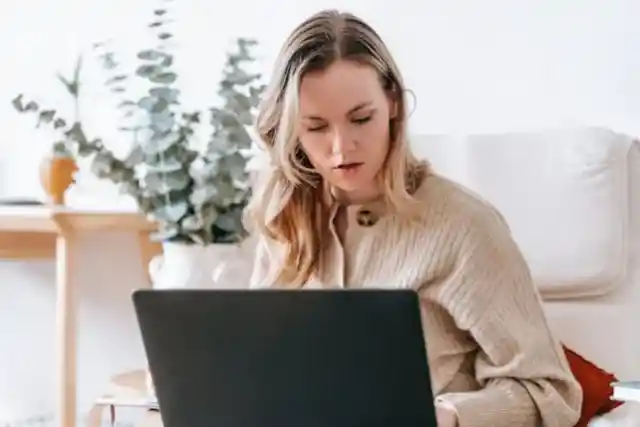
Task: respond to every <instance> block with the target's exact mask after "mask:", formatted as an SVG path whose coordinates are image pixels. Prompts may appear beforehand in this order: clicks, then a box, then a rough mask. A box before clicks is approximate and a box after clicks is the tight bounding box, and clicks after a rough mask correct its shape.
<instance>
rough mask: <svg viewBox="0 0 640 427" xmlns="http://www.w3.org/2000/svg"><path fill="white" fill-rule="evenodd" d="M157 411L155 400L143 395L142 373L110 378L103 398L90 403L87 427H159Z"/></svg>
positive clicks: (124, 374)
mask: <svg viewBox="0 0 640 427" xmlns="http://www.w3.org/2000/svg"><path fill="white" fill-rule="evenodd" d="M159 410H160V408H159V405H158V401H157V399H156V398H155V396H150V395H149V394H148V393H147V389H146V385H145V371H132V372H127V373H123V374H120V375H117V376H115V377H113V378H112V379H111V381H110V384H109V385H108V389H107V390H105V394H103V395H102V396H100V397H99V398H97V399H95V400H94V402H93V408H92V410H91V411H90V415H89V420H88V422H87V426H88V427H102V426H104V425H110V426H113V425H118V424H129V425H135V426H145V427H146V426H154V427H161V425H162V423H161V421H160V416H159ZM105 418H107V419H106V420H105ZM150 420H153V423H152V424H149V421H150ZM105 422H106V423H107V424H105Z"/></svg>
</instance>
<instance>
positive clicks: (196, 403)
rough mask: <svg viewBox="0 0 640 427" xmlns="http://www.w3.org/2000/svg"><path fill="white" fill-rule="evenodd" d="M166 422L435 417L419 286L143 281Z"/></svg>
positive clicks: (296, 425)
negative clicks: (248, 286) (174, 285)
mask: <svg viewBox="0 0 640 427" xmlns="http://www.w3.org/2000/svg"><path fill="white" fill-rule="evenodd" d="M133 301H134V306H135V310H136V314H137V318H138V322H139V325H140V330H141V333H142V338H143V343H144V347H145V350H146V354H147V358H148V363H149V368H150V371H151V374H152V377H153V379H154V383H155V387H156V394H157V397H158V402H159V404H160V408H161V411H160V412H161V416H162V419H163V423H164V427H184V426H189V427H211V426H224V427H301V426H304V427H316V426H317V427H328V426H331V427H377V426H385V427H388V426H394V427H395V426H403V427H414V426H415V427H435V426H436V421H435V410H434V405H433V395H432V391H431V382H430V376H429V368H428V364H427V357H426V349H425V343H424V338H423V333H422V326H421V321H420V310H419V303H418V298H417V295H416V294H415V292H413V291H409V290H304V291H294V290H139V291H136V292H135V293H134V295H133Z"/></svg>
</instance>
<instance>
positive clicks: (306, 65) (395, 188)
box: [246, 10, 428, 287]
mask: <svg viewBox="0 0 640 427" xmlns="http://www.w3.org/2000/svg"><path fill="white" fill-rule="evenodd" d="M338 60H350V61H355V62H358V63H360V64H366V65H369V66H371V67H373V68H374V69H375V70H377V72H378V74H379V76H380V83H381V85H382V87H383V88H384V90H385V91H386V92H387V93H388V95H389V96H391V97H392V98H393V100H394V101H395V103H396V108H397V114H396V115H394V117H393V118H392V119H390V149H389V153H388V155H387V158H386V160H385V162H384V164H383V167H382V169H381V171H380V172H379V174H378V176H377V180H378V183H379V186H380V191H381V193H382V196H383V197H384V198H385V199H386V200H385V201H386V202H387V204H388V205H389V206H390V207H391V209H392V210H393V211H395V212H397V213H399V214H400V215H402V216H403V217H405V218H415V217H416V215H418V214H419V212H418V211H419V209H420V208H419V205H418V204H417V202H416V200H415V199H414V198H413V197H412V192H413V191H414V190H415V188H416V187H417V186H418V185H419V183H420V182H421V181H422V179H423V177H424V175H425V174H426V172H427V170H428V165H427V163H426V162H423V161H418V160H417V159H416V157H415V156H414V155H413V154H412V153H411V151H410V149H409V144H408V141H407V135H406V133H407V112H406V93H407V91H406V90H405V87H404V84H403V81H402V77H401V75H400V71H399V70H398V67H397V65H396V63H395V62H394V60H393V58H392V56H391V53H390V52H389V50H388V49H387V47H386V46H385V44H384V43H383V41H382V39H381V38H380V36H379V35H378V34H377V33H376V32H375V31H374V30H373V29H372V28H371V27H370V26H369V25H368V24H366V23H365V22H364V21H362V20H361V19H359V18H358V17H356V16H354V15H352V14H350V13H344V12H338V11H335V10H325V11H321V12H319V13H316V14H315V15H313V16H311V17H309V18H308V19H306V20H305V21H304V22H302V23H301V24H300V25H299V26H297V27H296V28H295V29H294V31H293V32H292V33H291V34H290V36H289V37H288V38H287V40H286V41H285V43H284V45H283V47H282V49H281V51H280V53H279V55H278V59H277V61H276V65H275V69H274V72H273V75H272V78H271V81H270V83H269V85H268V86H267V89H266V91H265V95H264V97H263V99H262V104H261V106H260V109H259V113H258V117H257V123H256V126H257V131H258V134H259V136H260V139H261V141H260V142H261V143H262V146H263V148H264V150H265V151H266V153H267V154H268V160H269V164H268V165H264V169H263V170H262V171H261V173H259V178H258V180H257V185H256V187H257V188H255V190H254V194H253V197H252V200H251V201H250V203H249V206H248V207H247V211H246V213H247V220H248V222H249V224H250V227H251V228H252V229H253V230H254V232H258V233H261V234H262V235H264V236H266V237H268V238H270V239H273V240H275V241H277V242H279V243H281V244H282V245H283V247H284V248H285V253H284V259H282V260H281V261H280V262H279V264H280V265H279V266H278V268H279V271H278V273H277V276H276V278H275V283H274V286H275V285H278V286H283V287H301V286H303V285H304V284H305V283H306V282H307V281H308V280H309V279H310V277H311V276H312V275H313V274H314V272H316V270H317V269H318V266H319V264H320V260H321V256H322V253H323V250H324V248H325V244H326V242H325V239H326V238H327V237H326V236H329V235H330V234H329V233H328V226H329V224H328V222H329V212H330V207H329V206H328V203H327V202H326V197H325V191H326V190H325V186H324V185H323V180H322V179H321V177H320V175H319V174H318V173H317V172H315V171H314V169H313V167H312V165H311V163H310V161H309V159H308V158H307V156H306V155H305V153H304V152H303V150H302V148H301V147H300V144H299V142H298V138H297V135H296V127H297V119H298V96H299V88H300V83H301V80H302V78H303V77H304V76H305V75H306V74H307V73H309V72H311V71H319V70H323V69H326V68H327V67H329V66H330V65H331V64H332V63H334V62H335V61H338Z"/></svg>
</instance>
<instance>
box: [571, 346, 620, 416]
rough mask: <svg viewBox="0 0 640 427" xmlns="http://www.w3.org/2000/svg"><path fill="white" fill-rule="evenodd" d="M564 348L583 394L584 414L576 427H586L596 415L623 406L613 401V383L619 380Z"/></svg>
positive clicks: (582, 413)
mask: <svg viewBox="0 0 640 427" xmlns="http://www.w3.org/2000/svg"><path fill="white" fill-rule="evenodd" d="M562 348H563V349H564V353H565V355H566V357H567V360H568V361H569V366H570V367H571V372H573V376H574V377H575V378H576V380H577V381H578V382H579V383H580V386H581V387H582V392H583V398H582V412H581V414H580V420H579V421H578V423H577V424H576V425H575V427H586V426H587V424H588V423H589V421H590V420H591V419H592V418H593V417H595V416H596V415H602V414H606V413H607V412H609V411H611V410H613V409H614V408H617V407H618V406H620V405H621V404H622V402H617V401H615V400H611V396H612V394H613V389H612V387H611V383H612V382H615V381H618V379H617V378H616V377H615V375H613V374H611V373H609V372H606V371H604V370H602V369H600V368H599V367H597V366H596V365H594V364H593V363H591V362H590V361H588V360H586V359H585V358H584V357H582V356H580V355H579V354H578V353H576V352H575V351H573V350H571V349H569V348H567V347H566V346H564V345H563V346H562Z"/></svg>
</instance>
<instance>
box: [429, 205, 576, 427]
mask: <svg viewBox="0 0 640 427" xmlns="http://www.w3.org/2000/svg"><path fill="white" fill-rule="evenodd" d="M465 228H466V231H465V230H463V229H462V230H461V229H457V230H455V236H456V240H458V239H460V236H463V238H462V239H461V240H458V243H459V244H460V246H459V250H458V251H457V255H456V259H455V261H454V263H453V267H452V270H451V272H450V274H449V276H448V277H447V278H446V279H445V281H444V282H443V286H442V289H441V292H439V296H440V297H439V299H440V303H441V304H442V306H443V307H444V308H445V309H446V310H447V311H448V312H449V314H450V315H451V316H452V318H453V319H454V321H455V323H456V324H457V325H458V327H459V328H461V329H462V330H466V331H468V332H469V334H470V335H471V337H472V338H473V339H474V340H475V341H476V342H477V344H478V347H479V351H478V353H477V355H476V356H475V357H476V359H475V376H476V379H477V381H478V384H480V386H481V387H482V388H481V389H480V390H477V391H468V392H460V393H445V394H442V395H440V396H438V398H437V400H441V401H444V402H446V403H449V404H450V405H452V406H453V407H454V408H455V411H456V413H457V415H458V426H459V427H514V426H518V427H540V426H544V427H572V426H573V425H574V424H575V423H576V421H577V420H578V418H579V412H580V406H581V401H582V392H581V389H580V387H579V385H578V383H577V382H576V381H575V379H574V377H573V375H572V374H571V371H570V369H569V367H568V364H567V361H566V359H565V357H564V353H563V352H562V350H561V347H560V346H559V343H558V342H557V341H555V339H554V338H553V336H552V333H551V331H550V328H549V326H548V324H547V321H546V318H545V315H544V311H543V307H542V303H541V300H540V298H539V296H538V293H537V291H536V289H535V287H534V285H533V282H532V279H531V277H530V273H529V269H528V267H527V265H526V263H525V261H524V259H523V257H522V255H521V253H520V251H519V249H518V247H517V246H516V244H515V243H514V242H513V240H512V239H511V236H510V232H509V230H508V228H507V227H506V225H504V224H503V223H502V222H501V221H500V218H499V217H498V216H497V215H496V216H490V215H485V216H475V217H473V218H472V221H470V222H469V223H467V224H466V225H465Z"/></svg>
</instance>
